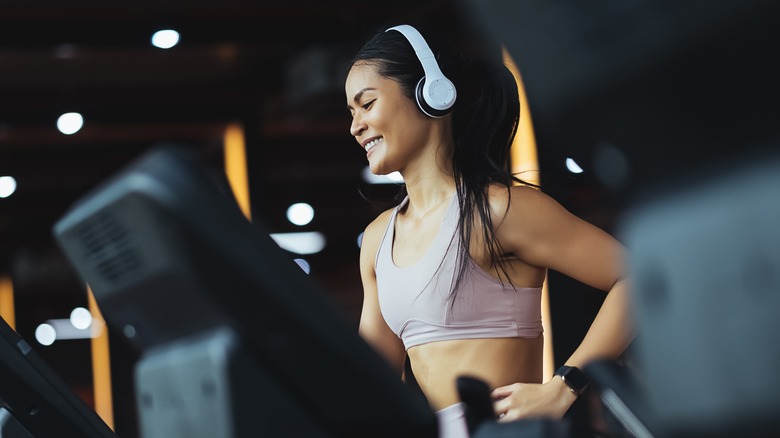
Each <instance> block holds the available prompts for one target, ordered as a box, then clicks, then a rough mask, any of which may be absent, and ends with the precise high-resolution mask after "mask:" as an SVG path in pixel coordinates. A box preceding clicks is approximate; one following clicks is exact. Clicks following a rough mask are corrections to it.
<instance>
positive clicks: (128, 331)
mask: <svg viewBox="0 0 780 438" xmlns="http://www.w3.org/2000/svg"><path fill="white" fill-rule="evenodd" d="M122 333H124V335H125V337H128V338H133V337H135V327H133V326H132V325H130V324H127V325H126V326H124V327H123V328H122Z"/></svg>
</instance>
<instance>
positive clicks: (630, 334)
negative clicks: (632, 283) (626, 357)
mask: <svg viewBox="0 0 780 438" xmlns="http://www.w3.org/2000/svg"><path fill="white" fill-rule="evenodd" d="M629 300H630V296H629V282H628V280H625V279H624V280H620V281H618V282H617V283H615V284H614V285H613V287H612V289H610V291H609V293H608V294H607V296H606V298H605V299H604V303H603V304H602V305H601V309H600V310H599V312H598V314H597V315H596V318H595V319H594V320H593V323H592V324H591V326H590V328H589V329H588V332H587V333H586V334H585V338H584V339H583V340H582V343H580V345H579V347H578V348H577V349H576V350H575V351H574V353H573V354H572V355H571V356H570V357H569V359H568V360H567V361H566V362H565V363H566V365H570V366H576V367H578V368H580V369H581V368H582V367H584V366H585V365H587V364H588V363H589V362H591V361H593V360H595V359H616V358H618V357H619V356H620V355H621V354H622V353H623V351H625V349H626V348H627V347H628V345H629V344H630V343H631V341H632V340H633V339H634V335H635V327H634V321H633V318H632V312H631V305H630V301H629Z"/></svg>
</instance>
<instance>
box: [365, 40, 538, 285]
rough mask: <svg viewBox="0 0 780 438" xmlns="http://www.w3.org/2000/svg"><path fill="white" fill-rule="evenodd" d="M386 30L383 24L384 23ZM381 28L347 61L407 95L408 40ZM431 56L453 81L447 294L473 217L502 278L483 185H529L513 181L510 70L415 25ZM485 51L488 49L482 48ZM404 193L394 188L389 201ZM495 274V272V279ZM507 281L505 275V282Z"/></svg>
mask: <svg viewBox="0 0 780 438" xmlns="http://www.w3.org/2000/svg"><path fill="white" fill-rule="evenodd" d="M388 27H389V26H388ZM385 29H386V28H383V29H382V30H380V31H379V32H377V33H376V34H374V36H373V37H371V38H370V39H369V40H368V41H367V42H366V43H365V44H364V45H363V47H362V48H361V49H360V50H359V51H358V52H357V54H356V55H355V56H354V58H353V59H352V61H351V64H350V65H354V64H355V63H358V62H360V63H362V64H369V65H371V66H373V67H374V68H376V71H377V73H378V74H379V75H381V76H383V77H385V78H388V79H391V80H394V81H396V82H397V83H398V84H399V85H400V86H401V89H402V90H403V93H404V94H405V95H406V96H407V97H408V98H410V99H412V100H414V90H415V87H416V85H417V82H418V81H419V80H420V78H421V77H422V76H423V68H422V65H421V64H420V61H419V60H418V59H417V56H416V55H415V54H414V50H413V49H412V46H411V44H410V43H409V42H408V41H407V40H406V38H405V37H404V36H403V35H402V34H401V33H400V32H385ZM417 29H418V31H420V33H421V34H422V35H423V36H424V38H425V40H426V42H427V43H428V45H429V46H430V48H431V50H432V51H433V53H434V54H435V56H436V60H437V62H438V63H439V67H440V68H441V70H442V72H443V73H444V74H445V75H446V76H447V77H448V78H450V80H451V81H452V82H453V83H454V84H455V88H456V89H457V92H458V97H457V101H456V102H455V106H454V107H453V110H452V116H451V117H452V127H453V139H454V147H453V151H452V154H453V155H452V171H453V176H454V178H455V185H456V187H457V194H458V202H459V204H460V217H459V220H458V230H459V233H460V237H461V242H462V244H461V246H460V249H459V253H458V264H459V267H460V269H458V276H457V279H456V281H455V283H454V285H453V288H452V292H453V293H454V292H455V291H456V290H457V289H458V286H459V285H460V283H461V280H462V279H463V273H464V272H465V267H466V264H467V263H468V260H469V254H470V251H469V249H470V244H471V236H472V233H473V228H474V224H475V219H478V223H480V224H482V233H483V238H484V240H485V242H486V244H487V248H488V251H489V253H490V260H491V268H492V269H495V270H496V272H497V273H498V269H500V270H501V271H502V272H503V273H504V276H505V277H506V278H507V279H509V276H508V275H506V269H505V265H504V260H505V259H504V257H503V256H504V251H503V249H502V248H501V245H500V243H499V242H498V240H497V239H496V235H495V231H494V229H493V219H492V217H491V215H490V199H489V197H488V187H489V185H490V184H500V185H502V186H505V187H507V189H509V187H510V186H511V185H512V184H513V183H515V182H517V183H520V184H526V185H531V186H534V185H533V184H531V183H528V182H526V181H523V180H521V179H519V178H517V177H516V176H515V175H514V174H512V171H511V162H510V155H509V151H510V148H511V146H512V141H513V139H514V137H515V133H516V132H517V127H518V121H519V118H520V99H519V95H518V87H517V82H516V81H515V78H514V75H512V72H511V71H510V70H509V69H508V68H507V67H506V65H505V64H504V63H503V60H502V59H501V58H500V51H499V52H498V53H499V56H498V59H496V56H494V57H492V58H489V57H488V56H481V57H480V58H478V59H474V58H473V56H472V57H467V56H466V55H464V54H463V53H457V52H455V51H454V50H452V48H451V47H450V46H448V45H447V44H445V40H444V38H443V37H442V36H441V35H438V34H436V33H434V32H431V31H430V30H428V29H425V28H423V27H417ZM486 55H487V53H486ZM405 196H406V187H405V186H401V189H400V191H399V193H398V194H397V195H396V200H401V199H403V198H404V197H405ZM500 277H501V276H499V278H500ZM509 281H510V284H511V279H509Z"/></svg>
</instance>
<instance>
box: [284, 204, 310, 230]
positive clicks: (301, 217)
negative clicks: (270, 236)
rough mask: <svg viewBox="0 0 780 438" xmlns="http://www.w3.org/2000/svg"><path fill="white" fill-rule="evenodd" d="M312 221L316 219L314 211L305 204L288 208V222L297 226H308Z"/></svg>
mask: <svg viewBox="0 0 780 438" xmlns="http://www.w3.org/2000/svg"><path fill="white" fill-rule="evenodd" d="M312 219H314V209H313V208H312V206H311V205H309V204H307V203H305V202H299V203H297V204H293V205H291V206H290V207H288V208H287V220H289V221H290V222H292V223H294V224H295V225H306V224H308V223H309V222H311V220H312Z"/></svg>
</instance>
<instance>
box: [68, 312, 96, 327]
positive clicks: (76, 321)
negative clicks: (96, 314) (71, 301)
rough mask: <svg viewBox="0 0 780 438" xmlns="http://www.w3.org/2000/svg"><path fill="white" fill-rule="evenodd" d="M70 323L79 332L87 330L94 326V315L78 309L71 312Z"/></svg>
mask: <svg viewBox="0 0 780 438" xmlns="http://www.w3.org/2000/svg"><path fill="white" fill-rule="evenodd" d="M70 323H71V324H73V327H76V328H77V329H79V330H86V329H87V328H89V326H90V324H92V314H91V313H89V310H87V309H85V308H83V307H76V308H75V309H73V311H72V312H70Z"/></svg>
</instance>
